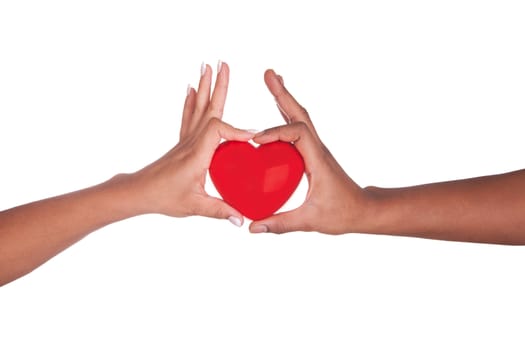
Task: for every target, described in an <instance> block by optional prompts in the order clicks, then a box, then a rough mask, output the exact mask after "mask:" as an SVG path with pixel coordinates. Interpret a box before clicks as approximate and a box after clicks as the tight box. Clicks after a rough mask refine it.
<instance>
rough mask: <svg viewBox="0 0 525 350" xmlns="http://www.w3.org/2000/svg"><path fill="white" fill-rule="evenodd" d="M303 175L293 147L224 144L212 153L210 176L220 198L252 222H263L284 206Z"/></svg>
mask: <svg viewBox="0 0 525 350" xmlns="http://www.w3.org/2000/svg"><path fill="white" fill-rule="evenodd" d="M303 173H304V162H303V158H302V157H301V154H300V153H299V152H298V151H297V149H296V148H295V146H294V145H292V144H291V143H287V142H281V141H276V142H271V143H267V144H264V145H260V146H259V147H254V146H253V145H252V144H250V143H248V142H239V141H226V142H223V143H221V144H220V145H219V147H217V149H216V150H215V154H214V155H213V158H212V161H211V164H210V177H211V180H212V182H213V184H214V185H215V188H216V189H217V191H218V192H219V194H220V195H221V196H222V199H223V200H224V201H225V202H226V203H228V204H229V205H231V206H232V207H234V208H235V209H237V210H238V211H239V212H241V214H242V215H244V216H246V217H247V218H249V219H252V220H261V219H264V218H266V217H268V216H270V215H272V214H273V213H275V212H276V211H277V210H279V208H281V207H282V206H283V204H284V203H286V201H287V200H288V199H289V198H290V196H291V195H292V194H293V192H294V191H295V189H296V188H297V185H299V182H300V181H301V177H302V176H303Z"/></svg>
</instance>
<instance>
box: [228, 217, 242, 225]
mask: <svg viewBox="0 0 525 350" xmlns="http://www.w3.org/2000/svg"><path fill="white" fill-rule="evenodd" d="M228 221H230V222H231V223H232V224H234V225H235V226H237V227H241V226H242V221H241V219H239V218H238V217H236V216H230V217H229V218H228Z"/></svg>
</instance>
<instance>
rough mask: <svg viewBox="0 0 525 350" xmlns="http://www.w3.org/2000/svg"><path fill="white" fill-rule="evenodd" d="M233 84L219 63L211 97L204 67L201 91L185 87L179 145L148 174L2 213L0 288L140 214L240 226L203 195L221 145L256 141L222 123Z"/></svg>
mask: <svg viewBox="0 0 525 350" xmlns="http://www.w3.org/2000/svg"><path fill="white" fill-rule="evenodd" d="M228 78H229V68H228V65H227V64H225V63H222V64H221V65H220V70H219V72H218V74H217V78H216V83H215V88H214V90H213V93H212V95H211V96H210V92H211V83H212V71H211V68H210V67H209V66H207V65H206V66H203V69H202V74H201V79H200V82H199V88H198V91H195V89H193V88H189V89H188V96H187V97H186V101H185V104H184V110H183V116H182V125H181V129H180V140H179V143H178V144H177V145H176V146H175V147H174V148H173V149H171V150H170V151H169V152H168V153H166V154H165V155H164V156H163V157H161V158H160V159H159V160H157V161H155V162H154V163H152V164H150V165H148V166H146V167H145V168H144V169H142V170H139V171H137V172H136V173H133V174H121V175H117V176H115V177H114V178H112V179H110V180H109V181H107V182H105V183H102V184H99V185H97V186H94V187H91V188H87V189H84V190H81V191H77V192H73V193H69V194H65V195H62V196H58V197H54V198H49V199H44V200H41V201H38V202H34V203H29V204H25V205H22V206H19V207H16V208H12V209H9V210H6V211H3V212H0V285H4V284H6V283H8V282H10V281H13V280H14V279H16V278H19V277H21V276H23V275H25V274H27V273H29V272H30V271H32V270H33V269H35V268H36V267H38V266H40V265H41V264H43V263H44V262H46V261H47V260H49V259H50V258H52V257H53V256H55V255H56V254H58V253H59V252H61V251H63V250H64V249H66V248H67V247H69V246H71V245H72V244H74V243H75V242H77V241H79V240H80V239H82V238H83V237H85V236H86V235H88V234H89V233H91V232H93V231H95V230H97V229H99V228H101V227H104V226H106V225H108V224H111V223H113V222H116V221H120V220H123V219H126V218H130V217H133V216H136V215H141V214H148V213H158V214H164V215H169V216H173V217H185V216H190V215H201V216H207V217H213V218H220V219H230V220H232V218H236V220H235V219H233V221H236V224H238V225H240V224H242V216H241V214H240V213H239V212H238V211H237V210H235V209H233V208H231V207H230V206H229V205H227V204H226V203H224V202H223V201H222V200H220V199H217V198H212V197H210V196H208V195H207V194H206V192H205V190H204V183H205V178H206V173H207V170H208V166H209V164H210V162H211V159H212V156H213V153H214V151H215V149H216V147H217V146H218V145H219V143H220V141H221V139H227V140H238V141H247V140H249V139H251V138H252V137H253V133H251V132H247V131H244V130H238V129H235V128H233V127H232V126H230V125H228V124H226V123H224V122H222V121H221V117H222V111H223V108H224V103H225V100H226V94H227V89H228Z"/></svg>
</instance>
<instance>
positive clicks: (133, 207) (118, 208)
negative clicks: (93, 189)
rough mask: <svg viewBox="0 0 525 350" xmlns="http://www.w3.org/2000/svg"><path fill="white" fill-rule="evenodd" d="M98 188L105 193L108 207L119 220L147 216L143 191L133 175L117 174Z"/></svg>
mask: <svg viewBox="0 0 525 350" xmlns="http://www.w3.org/2000/svg"><path fill="white" fill-rule="evenodd" d="M97 187H99V188H100V189H101V190H102V191H104V192H105V193H106V197H107V198H108V199H109V201H110V206H111V207H112V208H111V210H113V211H114V212H115V213H117V214H118V215H119V217H120V218H121V219H125V218H129V217H133V216H137V215H142V214H147V213H148V211H147V208H146V207H145V206H144V200H143V198H142V197H143V196H144V191H143V190H142V186H141V185H140V181H138V179H137V177H136V176H135V174H117V175H115V176H113V177H112V178H110V179H109V180H108V181H106V182H104V183H102V184H100V185H99V186H97Z"/></svg>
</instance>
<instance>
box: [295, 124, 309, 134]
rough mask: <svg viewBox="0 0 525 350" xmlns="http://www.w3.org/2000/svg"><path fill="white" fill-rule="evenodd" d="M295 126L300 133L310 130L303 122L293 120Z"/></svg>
mask: <svg viewBox="0 0 525 350" xmlns="http://www.w3.org/2000/svg"><path fill="white" fill-rule="evenodd" d="M294 125H295V128H296V129H297V131H298V132H299V133H300V134H305V133H307V132H309V131H310V129H309V128H308V125H306V123H305V122H295V124H294Z"/></svg>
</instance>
